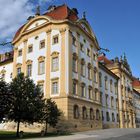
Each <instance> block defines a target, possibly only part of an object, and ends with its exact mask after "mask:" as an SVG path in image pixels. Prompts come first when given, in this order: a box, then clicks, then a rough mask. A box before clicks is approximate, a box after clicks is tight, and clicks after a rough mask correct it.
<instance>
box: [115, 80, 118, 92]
mask: <svg viewBox="0 0 140 140" xmlns="http://www.w3.org/2000/svg"><path fill="white" fill-rule="evenodd" d="M114 86H115V94H117V93H118V86H117V83H115V84H114Z"/></svg>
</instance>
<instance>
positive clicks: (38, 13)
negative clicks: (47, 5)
mask: <svg viewBox="0 0 140 140" xmlns="http://www.w3.org/2000/svg"><path fill="white" fill-rule="evenodd" d="M35 15H36V16H39V15H40V6H39V5H38V6H37V7H36V14H35Z"/></svg>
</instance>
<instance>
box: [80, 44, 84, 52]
mask: <svg viewBox="0 0 140 140" xmlns="http://www.w3.org/2000/svg"><path fill="white" fill-rule="evenodd" d="M80 50H81V51H82V52H84V45H83V44H82V43H80Z"/></svg>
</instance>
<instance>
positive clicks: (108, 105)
mask: <svg viewBox="0 0 140 140" xmlns="http://www.w3.org/2000/svg"><path fill="white" fill-rule="evenodd" d="M118 79H119V78H118V77H117V76H116V75H115V74H114V73H112V72H111V71H110V70H109V69H108V68H106V67H105V66H104V65H103V64H101V63H99V86H100V88H99V89H100V95H101V97H100V99H101V102H102V123H103V128H117V127H119V113H118Z"/></svg>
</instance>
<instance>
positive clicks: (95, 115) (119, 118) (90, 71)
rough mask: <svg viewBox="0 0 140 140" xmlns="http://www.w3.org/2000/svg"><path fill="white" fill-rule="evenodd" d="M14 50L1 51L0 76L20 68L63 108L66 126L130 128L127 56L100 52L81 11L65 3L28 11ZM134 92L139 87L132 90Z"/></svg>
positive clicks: (132, 114)
mask: <svg viewBox="0 0 140 140" xmlns="http://www.w3.org/2000/svg"><path fill="white" fill-rule="evenodd" d="M12 44H13V52H10V53H6V54H1V55H0V76H1V78H2V79H5V81H6V82H10V81H11V80H12V78H14V77H16V76H17V74H19V73H21V72H23V73H24V74H25V76H29V77H30V78H32V79H33V80H34V82H35V83H36V84H38V85H39V86H40V88H41V90H42V91H44V97H46V98H52V99H53V100H55V102H56V103H57V105H58V108H60V110H62V111H63V113H64V116H63V119H64V120H66V121H67V123H68V124H69V128H70V129H71V130H77V131H83V130H90V129H101V128H115V127H120V128H135V127H136V124H135V118H136V111H135V106H133V102H132V101H133V99H134V96H133V86H132V81H133V76H132V73H131V71H130V67H129V65H128V62H127V59H126V57H125V58H124V59H120V60H119V59H118V58H116V59H115V60H109V59H107V58H106V57H105V56H104V55H99V54H98V52H99V50H100V47H99V44H98V42H97V39H96V36H95V34H94V32H93V30H92V29H91V27H90V24H89V22H88V21H87V19H86V17H85V14H83V17H82V18H79V17H78V11H77V9H75V8H73V9H70V8H69V7H68V6H67V5H61V6H57V7H56V6H51V7H49V8H48V11H47V12H46V13H45V14H43V15H40V13H39V11H38V12H37V13H36V15H35V16H33V17H29V18H28V21H27V23H25V24H24V25H23V26H22V27H21V28H20V29H19V30H18V31H17V33H16V34H15V37H14V39H13V41H12ZM137 94H138V93H137Z"/></svg>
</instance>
